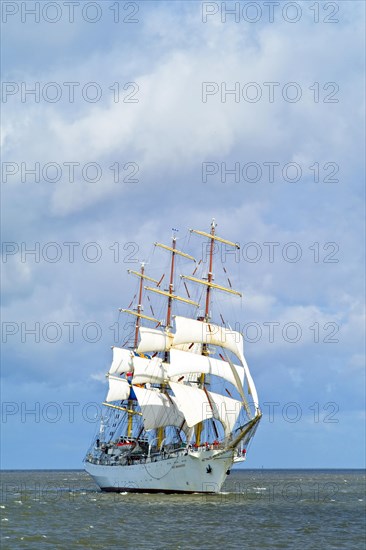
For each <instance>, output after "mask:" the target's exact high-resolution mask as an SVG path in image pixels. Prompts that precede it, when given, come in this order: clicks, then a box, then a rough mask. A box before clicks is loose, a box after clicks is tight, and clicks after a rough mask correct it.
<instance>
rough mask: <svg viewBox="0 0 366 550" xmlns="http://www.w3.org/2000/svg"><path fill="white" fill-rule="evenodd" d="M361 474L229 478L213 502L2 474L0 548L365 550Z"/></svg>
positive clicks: (53, 475) (251, 473) (46, 474)
mask: <svg viewBox="0 0 366 550" xmlns="http://www.w3.org/2000/svg"><path fill="white" fill-rule="evenodd" d="M365 500H366V499H365V472H364V471H361V470H232V471H231V474H230V475H229V476H228V478H227V480H226V482H225V484H224V486H223V488H222V491H221V493H220V494H217V495H202V494H193V495H164V494H153V495H152V494H132V493H102V492H100V491H99V489H98V488H97V487H96V485H95V484H94V483H93V481H92V480H91V478H90V477H89V476H88V475H87V474H86V473H85V472H83V471H72V470H66V471H49V470H48V471H5V472H2V480H1V504H0V506H1V508H0V511H1V548H2V550H5V549H12V550H15V549H32V548H34V549H37V550H38V549H43V548H44V549H53V548H56V549H57V548H60V549H61V548H62V549H68V550H69V549H70V550H71V549H73V548H86V549H97V548H98V549H102V548H108V549H117V548H118V549H149V550H150V549H155V548H159V549H163V550H165V549H195V550H196V549H207V550H208V549H213V548H214V549H221V548H224V549H236V548H237V549H243V548H244V549H245V548H248V549H249V548H250V549H251V550H257V549H258V550H259V549H271V550H272V549H276V548H289V549H300V550H310V549H314V550H319V549H323V550H328V549H329V550H330V549H345V550H365Z"/></svg>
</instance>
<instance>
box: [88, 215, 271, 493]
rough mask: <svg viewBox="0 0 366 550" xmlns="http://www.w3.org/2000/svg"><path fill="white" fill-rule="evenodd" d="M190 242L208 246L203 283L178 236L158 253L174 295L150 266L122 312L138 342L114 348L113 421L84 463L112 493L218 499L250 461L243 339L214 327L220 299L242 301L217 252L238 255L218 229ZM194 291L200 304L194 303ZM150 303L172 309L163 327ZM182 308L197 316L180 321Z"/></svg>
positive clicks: (251, 403)
mask: <svg viewBox="0 0 366 550" xmlns="http://www.w3.org/2000/svg"><path fill="white" fill-rule="evenodd" d="M190 232H191V233H192V234H195V235H197V236H199V237H203V238H204V239H207V251H208V262H202V260H201V261H200V262H198V264H202V265H201V268H202V269H203V270H204V269H205V266H206V263H207V267H208V271H207V273H205V272H204V271H203V276H202V278H200V277H198V276H195V275H196V272H197V270H198V264H197V262H196V260H195V259H194V257H193V256H191V255H189V254H187V253H186V252H185V251H182V250H179V249H178V248H177V246H176V244H177V238H176V234H175V233H173V237H172V243H171V246H168V245H165V244H161V243H155V245H156V246H157V247H160V248H162V249H164V250H165V251H167V252H168V253H169V254H170V266H169V271H170V276H169V284H168V287H167V288H165V289H164V290H163V289H162V279H163V277H162V278H161V279H160V280H157V279H154V278H152V277H150V276H148V275H147V274H146V270H145V265H144V264H143V263H142V264H141V269H140V271H132V270H130V271H129V272H130V273H131V274H132V275H134V276H136V277H138V285H139V286H138V291H137V294H136V297H137V304H136V305H135V307H134V308H132V309H124V310H120V311H122V312H124V313H125V314H127V315H132V316H133V317H134V319H135V324H134V331H133V341H132V342H131V343H130V345H125V346H122V347H113V360H112V364H111V367H110V369H109V371H108V374H107V377H108V384H109V389H108V393H107V396H106V399H105V401H104V403H103V406H104V409H103V410H104V411H105V412H104V413H103V415H102V418H101V424H100V427H99V429H98V432H97V434H96V435H95V437H94V439H93V442H92V444H91V446H90V448H89V450H88V452H87V455H86V457H85V459H84V463H85V469H86V471H87V472H88V473H89V474H90V475H91V476H92V477H93V479H94V480H95V482H96V483H97V484H98V486H99V487H100V488H101V489H102V490H104V491H119V492H124V491H128V492H165V493H195V492H199V493H217V492H219V491H220V489H221V487H222V484H223V482H224V480H225V478H226V476H227V475H228V474H229V473H230V468H231V467H232V465H233V464H235V463H240V462H242V461H244V460H245V459H246V454H247V448H248V444H249V442H250V441H251V439H252V437H253V435H254V433H255V431H256V429H257V426H258V422H259V420H260V418H261V412H260V408H259V402H258V396H257V391H256V388H255V385H254V382H253V379H252V376H251V374H250V371H249V368H248V365H247V362H246V360H245V357H244V351H243V337H242V335H241V333H240V332H239V331H235V330H232V329H231V328H230V326H227V325H226V324H225V323H224V319H223V318H222V315H220V317H221V321H220V323H216V322H212V320H211V315H212V314H211V302H212V293H213V292H216V291H218V292H223V293H225V294H226V295H233V296H241V294H240V293H239V292H237V291H236V290H234V289H233V288H232V286H231V282H230V279H228V281H229V286H226V287H224V286H221V285H219V284H217V283H215V282H214V272H213V264H214V255H215V246H217V245H221V246H222V245H225V247H234V248H239V245H238V244H237V243H234V242H231V241H228V240H226V239H223V238H221V237H219V236H218V235H217V234H216V224H215V221H214V220H213V221H212V224H211V230H210V232H209V233H206V232H204V231H198V230H193V229H192V230H190ZM177 257H179V258H184V259H185V260H187V261H190V262H193V263H195V269H194V271H193V273H192V275H180V278H181V281H182V286H183V288H184V289H185V291H186V294H187V297H183V296H179V295H177V294H175V281H176V274H175V271H176V260H177ZM224 271H226V270H225V268H224ZM191 285H197V286H196V289H197V288H199V290H200V295H199V298H200V301H197V302H196V301H194V300H192V298H191V292H193V291H192V289H191V292H190V290H189V286H191ZM152 294H154V295H157V296H158V298H159V300H164V301H165V303H166V313H165V318H164V319H163V320H161V319H160V320H159V319H157V318H155V316H149V315H146V314H145V313H144V307H143V301H144V297H145V296H146V297H147V299H148V300H149V299H150V298H149V296H150V295H152ZM175 303H179V304H185V307H186V309H188V310H191V311H192V314H190V315H186V316H182V315H173V313H174V307H173V306H174V304H175ZM130 307H131V306H130ZM151 309H152V308H151ZM152 311H153V310H152ZM152 315H153V314H152Z"/></svg>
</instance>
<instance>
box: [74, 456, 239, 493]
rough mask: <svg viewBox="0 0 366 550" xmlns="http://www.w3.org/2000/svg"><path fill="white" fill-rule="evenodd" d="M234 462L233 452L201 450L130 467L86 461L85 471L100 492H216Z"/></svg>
mask: <svg viewBox="0 0 366 550" xmlns="http://www.w3.org/2000/svg"><path fill="white" fill-rule="evenodd" d="M233 462H234V453H233V451H226V452H224V453H223V452H222V451H221V452H219V453H218V452H217V451H202V452H192V453H189V454H180V455H178V456H176V457H171V458H166V459H164V460H158V461H157V462H150V461H147V462H145V463H140V464H133V465H130V466H117V465H116V466H109V465H103V464H94V463H90V462H85V470H86V471H87V472H88V473H89V474H90V475H91V476H92V477H93V479H94V481H95V482H96V483H97V485H98V486H99V487H100V488H101V489H102V490H103V491H115V492H124V491H127V492H134V493H137V492H142V493H148V492H152V493H218V492H219V491H220V490H221V487H222V484H223V483H224V481H225V478H226V476H227V472H228V470H230V468H231V466H232V464H233Z"/></svg>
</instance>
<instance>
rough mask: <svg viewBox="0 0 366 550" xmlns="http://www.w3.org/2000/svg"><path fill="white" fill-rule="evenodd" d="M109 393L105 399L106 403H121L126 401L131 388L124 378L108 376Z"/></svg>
mask: <svg viewBox="0 0 366 550" xmlns="http://www.w3.org/2000/svg"><path fill="white" fill-rule="evenodd" d="M108 382H109V391H108V394H107V397H106V401H107V403H110V402H111V401H123V400H124V399H128V397H129V395H130V390H131V387H130V385H129V383H128V382H127V380H126V379H125V378H117V377H115V376H109V378H108Z"/></svg>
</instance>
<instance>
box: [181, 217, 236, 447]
mask: <svg viewBox="0 0 366 550" xmlns="http://www.w3.org/2000/svg"><path fill="white" fill-rule="evenodd" d="M216 225H217V224H216V223H215V219H212V222H211V231H210V233H206V232H204V231H198V230H196V229H191V230H190V231H191V232H192V233H196V234H197V235H201V236H202V237H208V238H209V243H210V250H209V263H208V273H207V280H204V279H198V278H196V277H191V276H187V275H182V278H183V279H187V280H189V281H192V282H194V283H200V284H203V285H206V303H205V312H204V318H203V320H204V322H205V323H208V322H209V321H210V306H211V290H212V289H213V288H215V289H218V290H223V291H224V292H228V293H230V294H235V295H236V296H241V294H240V292H237V291H236V290H233V289H231V288H226V287H223V286H221V285H218V284H215V283H214V282H213V255H214V246H215V241H218V242H221V243H224V244H226V245H229V246H233V247H235V248H239V245H238V244H237V243H233V242H231V241H227V240H226V239H222V238H221V237H218V236H217V235H216ZM202 355H209V351H208V347H207V344H203V346H202ZM199 385H200V387H201V388H202V389H203V391H205V392H206V393H207V390H206V388H205V375H204V374H201V377H200V379H199ZM208 401H209V402H210V400H209V399H208ZM213 428H214V430H215V433H216V436H217V429H216V425H215V423H213ZM202 430H203V423H202V422H200V423H199V424H197V425H196V427H195V435H196V444H197V445H200V443H201V434H202Z"/></svg>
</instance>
